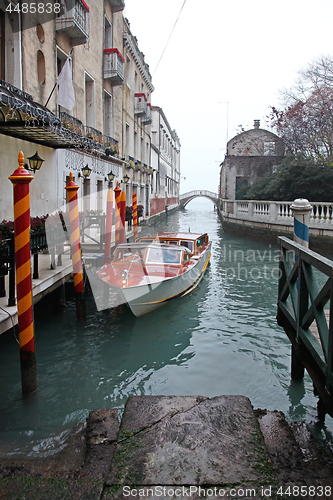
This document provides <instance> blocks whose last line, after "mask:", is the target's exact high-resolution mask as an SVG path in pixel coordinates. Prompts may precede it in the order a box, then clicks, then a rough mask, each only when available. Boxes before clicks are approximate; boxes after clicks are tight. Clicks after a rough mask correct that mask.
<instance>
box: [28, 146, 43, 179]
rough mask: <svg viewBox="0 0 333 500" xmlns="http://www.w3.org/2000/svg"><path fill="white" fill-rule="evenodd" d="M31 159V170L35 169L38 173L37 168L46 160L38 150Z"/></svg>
mask: <svg viewBox="0 0 333 500" xmlns="http://www.w3.org/2000/svg"><path fill="white" fill-rule="evenodd" d="M28 160H29V170H33V172H34V174H35V173H36V170H39V169H40V167H41V166H42V164H43V162H44V160H43V159H42V158H41V157H40V156H39V154H38V151H36V153H35V154H34V155H32V156H30V158H28Z"/></svg>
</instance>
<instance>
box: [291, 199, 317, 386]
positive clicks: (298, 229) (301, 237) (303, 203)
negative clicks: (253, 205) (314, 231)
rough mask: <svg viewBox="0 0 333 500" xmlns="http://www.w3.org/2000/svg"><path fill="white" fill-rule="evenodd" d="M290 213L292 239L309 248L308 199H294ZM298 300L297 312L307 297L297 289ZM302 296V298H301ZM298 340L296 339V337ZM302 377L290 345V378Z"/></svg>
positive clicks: (297, 378) (299, 366) (300, 284)
mask: <svg viewBox="0 0 333 500" xmlns="http://www.w3.org/2000/svg"><path fill="white" fill-rule="evenodd" d="M290 208H291V210H292V214H293V217H294V241H295V242H296V243H298V244H299V245H302V246H303V247H305V248H309V223H310V213H311V210H312V206H311V205H310V203H309V202H308V200H306V199H304V198H298V199H296V200H295V201H294V202H293V203H292V205H291V207H290ZM298 286H299V287H301V286H302V283H301V282H300V281H298ZM298 296H299V300H300V301H301V302H302V303H300V304H299V312H298V314H300V310H301V309H302V308H303V306H304V305H305V306H306V304H303V301H304V300H305V301H307V298H306V297H305V296H304V294H302V290H299V294H298ZM302 298H303V300H302ZM297 341H298V339H297ZM303 377H304V365H303V363H302V361H301V360H300V358H299V356H298V353H297V351H296V349H295V348H294V347H293V346H292V347H291V378H292V379H293V380H302V379H303Z"/></svg>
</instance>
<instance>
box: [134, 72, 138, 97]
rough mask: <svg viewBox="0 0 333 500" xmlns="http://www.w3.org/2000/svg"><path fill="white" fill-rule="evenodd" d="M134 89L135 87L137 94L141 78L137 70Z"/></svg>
mask: <svg viewBox="0 0 333 500" xmlns="http://www.w3.org/2000/svg"><path fill="white" fill-rule="evenodd" d="M134 89H135V93H136V94H137V93H138V92H139V79H138V74H137V72H135V75H134Z"/></svg>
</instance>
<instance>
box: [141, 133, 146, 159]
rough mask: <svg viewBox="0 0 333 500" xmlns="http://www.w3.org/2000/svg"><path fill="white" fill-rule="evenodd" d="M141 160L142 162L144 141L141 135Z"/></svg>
mask: <svg viewBox="0 0 333 500" xmlns="http://www.w3.org/2000/svg"><path fill="white" fill-rule="evenodd" d="M141 161H142V163H144V162H145V141H144V139H143V137H141Z"/></svg>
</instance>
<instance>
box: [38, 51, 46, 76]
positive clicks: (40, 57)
mask: <svg viewBox="0 0 333 500" xmlns="http://www.w3.org/2000/svg"><path fill="white" fill-rule="evenodd" d="M37 74H38V81H39V83H40V85H44V83H45V57H44V54H43V52H42V51H41V50H38V51H37Z"/></svg>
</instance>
